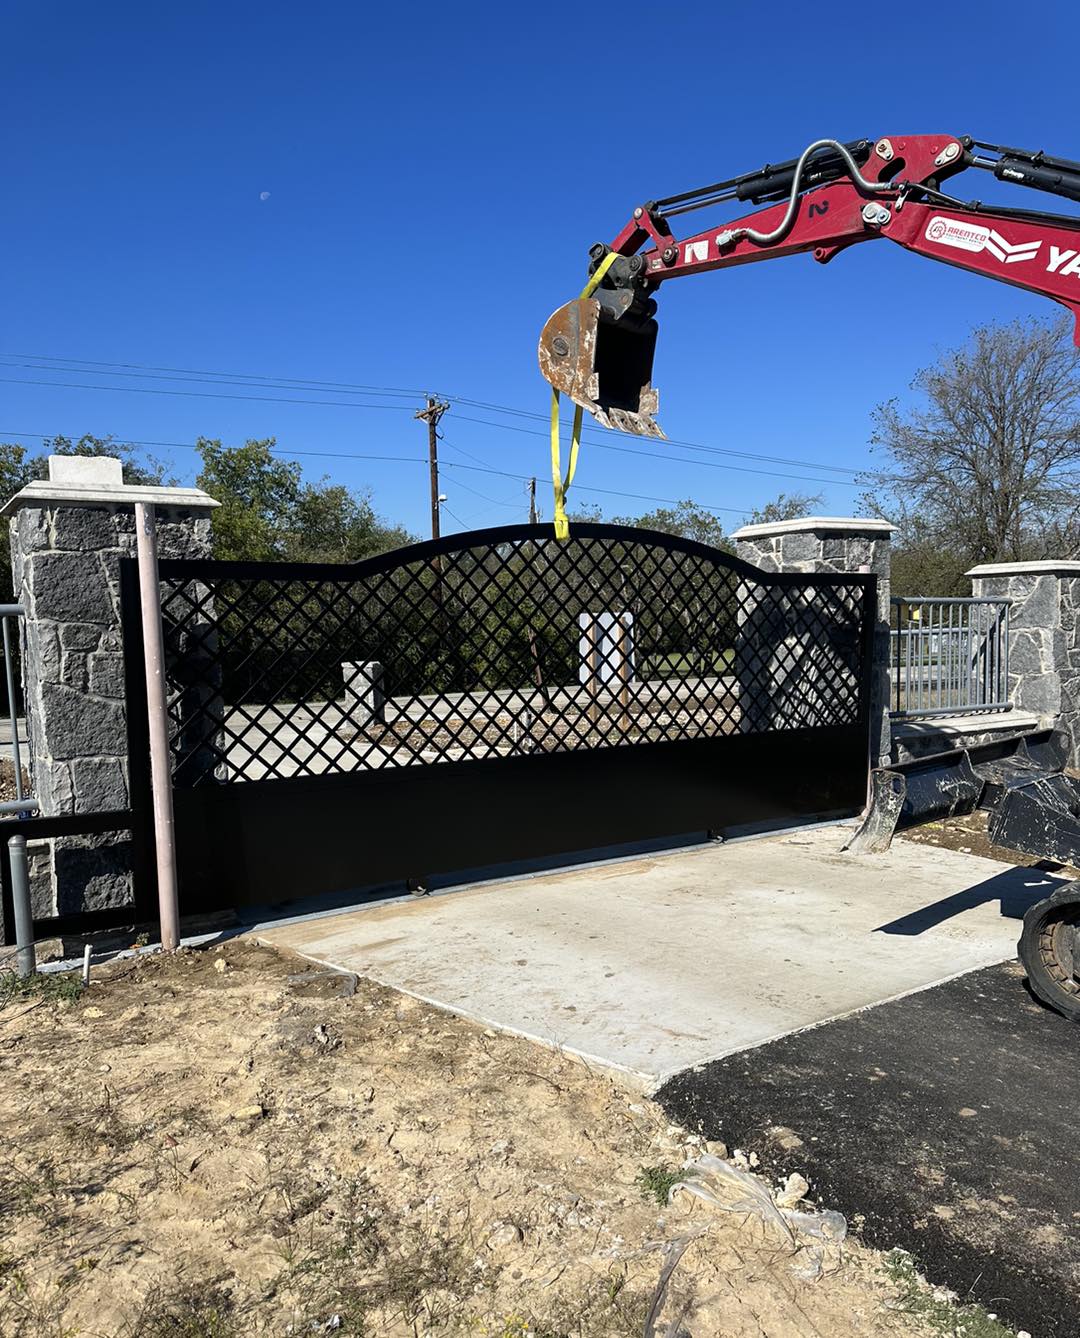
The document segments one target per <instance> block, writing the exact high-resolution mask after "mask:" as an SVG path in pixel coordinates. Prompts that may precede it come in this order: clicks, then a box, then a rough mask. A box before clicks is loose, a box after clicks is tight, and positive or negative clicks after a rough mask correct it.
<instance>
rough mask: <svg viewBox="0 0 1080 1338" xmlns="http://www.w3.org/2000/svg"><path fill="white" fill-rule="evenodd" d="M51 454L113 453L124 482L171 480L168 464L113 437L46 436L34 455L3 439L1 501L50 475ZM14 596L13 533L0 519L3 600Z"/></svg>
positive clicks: (0, 449)
mask: <svg viewBox="0 0 1080 1338" xmlns="http://www.w3.org/2000/svg"><path fill="white" fill-rule="evenodd" d="M50 455H111V456H113V457H114V458H118V459H120V460H121V461H122V462H123V467H124V482H125V483H144V484H160V483H166V482H172V480H171V479H168V478H167V476H166V473H165V466H164V465H162V464H161V463H160V462H159V461H156V460H141V459H140V458H139V457H138V455H137V454H136V452H135V449H134V447H132V446H130V445H129V444H128V443H127V442H121V441H114V440H113V438H112V437H94V436H91V435H90V434H89V433H86V434H85V435H83V436H81V437H79V438H77V439H76V438H72V437H61V436H57V437H47V438H46V439H45V440H44V441H43V442H42V444H41V446H40V448H39V449H38V450H37V451H35V452H34V453H33V454H31V453H30V452H29V451H28V450H27V449H26V447H25V446H23V445H21V444H20V443H18V442H11V441H9V442H0V501H5V502H6V501H7V500H8V498H9V497H13V496H14V495H15V494H16V493H17V492H19V491H20V489H22V488H25V487H26V485H27V484H28V483H33V482H35V480H38V479H44V478H48V476H49V456H50ZM13 598H14V594H13V588H12V581H11V536H10V531H9V529H8V525H7V522H6V521H3V522H0V601H2V602H5V603H9V602H10V601H11V600H12V599H13Z"/></svg>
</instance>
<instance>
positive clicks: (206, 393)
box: [0, 376, 413, 411]
mask: <svg viewBox="0 0 1080 1338" xmlns="http://www.w3.org/2000/svg"><path fill="white" fill-rule="evenodd" d="M0 381H3V382H6V383H7V384H8V385H17V386H57V387H59V388H60V389H62V390H108V391H119V392H121V393H123V394H125V395H180V396H184V397H185V398H188V399H200V400H259V401H262V402H265V403H267V404H319V405H325V406H326V407H328V408H338V409H404V410H406V411H411V410H412V407H413V406H412V405H411V404H356V403H354V402H353V401H351V400H296V399H285V398H284V397H282V396H278V395H215V394H214V393H213V391H210V390H166V389H165V388H164V387H163V386H88V385H84V384H81V383H79V382H75V381H34V380H31V379H30V378H29V377H23V376H0Z"/></svg>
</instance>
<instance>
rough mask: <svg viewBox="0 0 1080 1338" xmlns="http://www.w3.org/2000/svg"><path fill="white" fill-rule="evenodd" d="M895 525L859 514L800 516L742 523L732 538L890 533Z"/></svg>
mask: <svg viewBox="0 0 1080 1338" xmlns="http://www.w3.org/2000/svg"><path fill="white" fill-rule="evenodd" d="M895 529H896V526H895V525H893V524H891V523H890V522H889V521H887V520H881V519H874V520H867V519H865V518H860V517H859V516H802V517H800V518H799V519H798V520H767V521H765V522H764V523H763V524H761V525H744V526H743V527H742V529H740V530H736V531H735V533H734V534H733V535H732V536H731V538H732V539H765V538H767V537H768V536H769V535H771V534H838V533H842V534H879V535H887V534H892V532H893V530H895Z"/></svg>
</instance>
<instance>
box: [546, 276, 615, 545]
mask: <svg viewBox="0 0 1080 1338" xmlns="http://www.w3.org/2000/svg"><path fill="white" fill-rule="evenodd" d="M618 256H619V253H618V251H609V252H608V253H607V255H606V256H605V257H604V258H603V260H602V261H601V262H600V264H599V265H598V266H597V267H596V271H595V273H594V274H593V276H592V277H591V278H590V279H589V282H588V283H587V284H586V285H585V287H584V288H583V289H582V290H581V296H582V297H591V296H592V294H593V292H594V291H595V289H596V288H598V287H599V285H600V280H601V279H602V278H603V277H604V275H605V274H606V273H607V272H608V270H609V269H610V268H611V266H612V265H613V264H614V262H615V261H616V260H617V259H618ZM581 415H582V408H581V405H580V404H576V405H575V406H574V424H573V427H572V428H571V429H570V460H569V463H568V464H567V466H566V476H565V478H564V477H563V472H562V447H561V445H560V442H559V435H560V434H559V392H558V391H557V390H556V389H555V387H554V386H552V387H551V481H552V483H553V485H554V488H555V538H556V539H561V540H566V539H569V538H570V521H569V519H568V518H567V515H566V494H567V492H568V491H569V489H570V485H571V483H573V481H574V473H575V471H576V470H577V460H578V451H579V450H580V449H581Z"/></svg>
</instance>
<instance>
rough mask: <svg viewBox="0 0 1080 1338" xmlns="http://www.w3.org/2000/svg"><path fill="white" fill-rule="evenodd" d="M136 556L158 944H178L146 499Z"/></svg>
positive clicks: (150, 509)
mask: <svg viewBox="0 0 1080 1338" xmlns="http://www.w3.org/2000/svg"><path fill="white" fill-rule="evenodd" d="M135 533H136V536H137V543H138V558H139V608H140V612H141V614H142V637H143V655H144V658H145V661H146V706H147V716H148V723H149V733H150V778H151V786H152V789H153V800H154V853H155V857H156V863H157V883H158V913H159V918H160V921H161V946H162V948H163V949H164V950H165V951H166V952H174V951H175V950H176V949H177V948H178V947H179V946H180V910H179V904H178V900H177V890H176V837H175V832H174V830H173V802H172V775H171V768H170V765H169V718H168V710H167V704H166V696H165V648H164V637H163V635H162V630H161V582H160V578H159V576H158V560H157V519H156V516H155V512H154V506H153V504H152V503H150V502H136V503H135Z"/></svg>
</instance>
